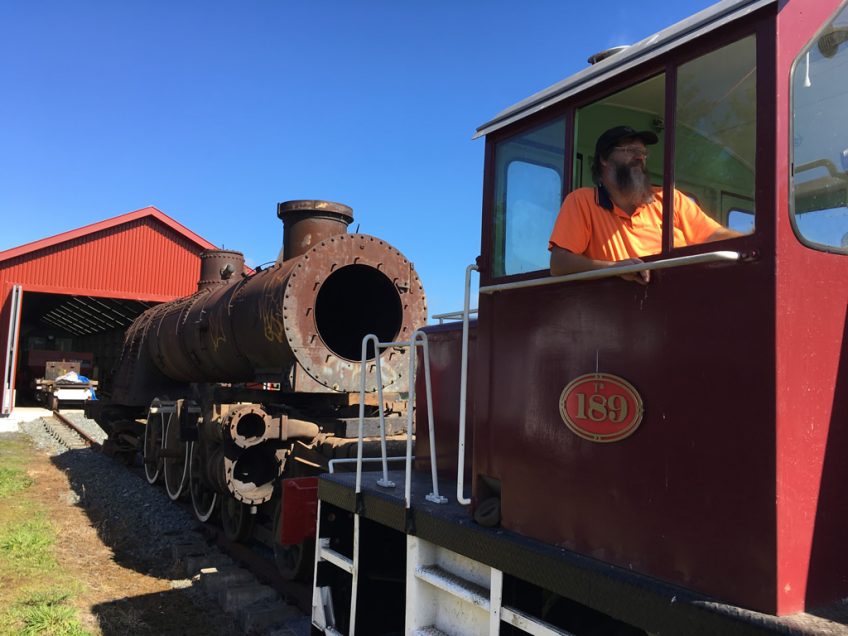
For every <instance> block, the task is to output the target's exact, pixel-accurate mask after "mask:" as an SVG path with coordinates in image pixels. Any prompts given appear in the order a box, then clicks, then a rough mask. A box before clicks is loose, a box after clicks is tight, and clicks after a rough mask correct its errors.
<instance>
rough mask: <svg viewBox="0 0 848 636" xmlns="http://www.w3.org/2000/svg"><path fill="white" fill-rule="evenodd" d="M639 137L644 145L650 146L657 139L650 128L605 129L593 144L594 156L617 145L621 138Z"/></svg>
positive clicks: (620, 127) (623, 127) (619, 127)
mask: <svg viewBox="0 0 848 636" xmlns="http://www.w3.org/2000/svg"><path fill="white" fill-rule="evenodd" d="M628 138H632V139H639V140H640V141H641V142H642V143H643V144H645V145H646V146H651V145H653V144H655V143H657V142H658V141H659V138H658V137H657V136H656V134H654V133H652V132H651V131H650V130H641V131H639V130H636V129H635V128H631V127H630V126H616V127H615V128H610V129H609V130H607V131H605V132H604V133H603V134H602V135H601V136H600V137H598V141H597V143H596V144H595V156H596V157H600V156H601V155H603V154H604V153H606V151H607V150H609V149H610V148H612V147H613V146H615V145H617V144H618V142H619V141H621V140H622V139H628Z"/></svg>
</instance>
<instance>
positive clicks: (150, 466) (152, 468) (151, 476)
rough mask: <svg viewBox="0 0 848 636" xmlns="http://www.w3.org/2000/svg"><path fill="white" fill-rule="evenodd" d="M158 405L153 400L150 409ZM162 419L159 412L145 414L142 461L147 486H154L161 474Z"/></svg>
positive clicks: (157, 402)
mask: <svg viewBox="0 0 848 636" xmlns="http://www.w3.org/2000/svg"><path fill="white" fill-rule="evenodd" d="M158 405H159V401H158V400H154V401H153V404H151V408H153V407H154V406H158ZM162 418H163V414H162V412H161V411H159V412H157V413H151V412H150V411H148V412H147V424H146V425H145V427H144V448H143V453H142V459H143V460H144V476H145V478H146V479H147V483H149V484H155V483H156V481H157V480H158V479H159V475H160V474H161V472H162V458H161V457H159V450H160V449H161V448H162Z"/></svg>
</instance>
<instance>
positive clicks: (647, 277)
mask: <svg viewBox="0 0 848 636" xmlns="http://www.w3.org/2000/svg"><path fill="white" fill-rule="evenodd" d="M644 262H645V261H643V260H642V259H641V258H628V259H627V260H624V261H617V262H615V263H611V265H612V266H615V265H636V264H637V263H644ZM621 278H623V279H624V280H629V281H631V282H634V283H639V284H640V285H647V284H648V283H650V282H651V270H649V269H643V270H642V271H640V272H633V273H631V274H622V275H621Z"/></svg>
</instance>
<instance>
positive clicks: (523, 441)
mask: <svg viewBox="0 0 848 636" xmlns="http://www.w3.org/2000/svg"><path fill="white" fill-rule="evenodd" d="M591 61H592V62H594V64H593V65H592V66H590V67H588V68H586V69H584V70H582V71H580V72H578V73H577V74H575V75H573V76H572V77H569V78H567V79H565V80H564V81H562V82H560V83H558V84H556V85H554V86H552V87H550V88H548V89H546V90H544V91H541V92H539V93H537V94H535V95H533V96H531V97H529V98H527V99H525V100H524V101H522V102H520V103H518V104H517V105H515V106H514V107H512V108H510V109H508V110H506V111H504V112H502V113H500V114H499V115H498V116H497V117H495V118H494V119H493V120H492V121H490V122H489V123H487V124H485V125H484V126H482V127H481V128H480V129H478V132H477V136H478V137H485V144H486V149H485V158H486V159H485V160H486V165H485V172H484V184H483V222H482V228H483V231H482V239H481V255H480V257H479V258H478V260H477V264H476V266H470V267H469V270H468V272H467V279H468V278H470V276H471V275H473V271H474V269H477V268H479V276H480V290H479V291H480V293H479V306H478V308H477V310H476V311H477V316H476V320H472V316H473V313H474V312H473V310H472V309H471V308H470V305H471V303H470V300H469V299H470V295H469V294H468V292H466V294H467V296H466V303H465V308H464V310H463V311H462V312H459V313H458V315H457V317H459V318H461V322H452V323H445V324H442V325H436V326H431V327H428V328H427V329H425V330H424V331H425V332H426V333H427V336H428V341H429V352H428V358H427V359H428V361H429V363H430V364H429V366H430V376H429V377H426V376H423V375H419V377H418V379H417V385H416V397H417V399H418V401H419V404H418V405H417V406H416V410H415V412H416V416H417V435H416V447H415V470H412V471H410V473H405V472H404V471H390V472H389V473H388V475H386V476H384V475H380V474H374V473H363V474H361V475H359V477H357V476H354V475H352V474H326V475H322V476H321V477H320V478H319V485H318V496H319V514H318V530H317V539H316V540H317V549H316V559H315V570H314V586H313V615H312V624H313V632H314V633H323V634H349V635H353V634H367V635H368V636H374V635H388V634H401V633H402V634H450V635H454V636H455V635H460V634H463V635H464V634H524V633H530V634H537V635H554V634H646V633H650V634H687V635H691V634H705V635H713V634H761V633H784V634H787V633H793V634H804V633H807V634H812V633H846V631H848V620H846V615H848V614H847V613H846V604H845V602H844V601H843V600H842V599H845V598H846V597H848V551H846V550H845V545H844V537H845V536H846V534H848V509H846V497H845V494H844V485H845V484H846V483H848V462H846V458H845V449H846V441H848V321H847V319H846V305H847V304H848V303H846V299H848V133H846V125H845V117H844V114H845V112H848V7H846V4H845V3H844V2H839V1H837V0H819V1H817V2H803V1H802V0H786V1H782V2H777V1H774V0H724V1H723V2H720V3H718V4H716V5H714V6H713V7H711V8H708V9H706V10H705V11H703V12H701V13H698V14H696V15H694V16H692V17H690V18H688V19H686V20H684V21H683V22H681V23H679V24H677V25H674V26H672V27H669V28H667V29H665V30H663V31H661V32H659V33H657V34H655V35H654V36H651V37H649V38H647V39H645V40H643V41H641V42H639V43H637V44H635V45H633V46H631V47H626V48H624V49H623V50H620V49H617V50H613V51H607V52H603V53H601V54H598V55H595V56H592V59H591ZM618 125H626V126H631V127H632V128H633V129H635V130H637V131H643V130H650V131H652V132H653V133H654V134H656V135H657V136H658V137H659V140H660V141H659V143H658V144H656V145H655V146H651V154H650V156H649V157H648V160H647V167H648V171H649V172H650V175H651V179H652V182H653V183H654V184H655V185H656V186H657V187H659V188H662V189H663V195H664V196H663V200H664V201H665V202H666V205H665V208H664V210H663V215H664V216H663V235H662V248H661V250H660V251H659V253H657V254H655V255H651V256H648V257H646V258H645V259H644V260H645V263H644V264H640V265H635V266H634V265H624V266H620V267H618V268H611V269H605V270H596V271H590V272H584V273H580V274H571V275H568V276H561V277H551V276H550V275H549V272H548V259H549V254H548V252H547V249H546V248H547V240H548V237H549V235H550V232H551V228H552V226H553V223H554V219H555V217H556V214H557V211H558V209H559V206H560V203H561V201H562V199H563V197H564V195H565V194H566V193H568V192H570V191H572V190H574V189H576V188H578V187H583V186H586V187H592V186H593V185H594V184H593V181H592V175H591V170H590V166H591V164H592V160H593V159H594V157H593V154H594V144H595V140H596V139H597V138H598V136H599V135H600V134H601V132H602V131H604V130H606V129H608V128H610V127H612V126H618ZM674 190H678V191H680V192H682V193H683V194H684V195H686V196H688V197H690V198H691V199H693V200H695V201H696V202H697V203H698V205H699V206H700V207H701V208H702V209H703V210H705V211H707V212H708V213H709V214H711V215H712V216H713V217H714V218H715V220H717V221H718V222H719V223H721V224H723V225H725V226H727V227H730V228H732V229H734V230H736V231H737V232H738V233H739V235H738V236H737V237H735V238H729V239H726V240H723V241H721V242H716V243H709V244H701V245H689V246H681V245H680V244H678V243H676V242H675V237H674V232H673V231H672V228H673V225H674V224H673V216H672V215H673V214H674V213H675V212H674V210H673V209H672V208H671V205H670V204H669V202H671V201H673V199H674V197H673V196H672V194H673V192H674ZM641 269H648V270H651V272H652V277H651V282H650V284H648V285H645V286H639V285H635V284H633V283H632V282H628V281H626V280H623V279H622V278H621V277H620V275H622V274H627V273H630V272H633V271H636V270H641ZM420 355H422V358H423V355H424V354H423V353H421V354H420ZM427 387H429V390H430V393H431V394H432V395H433V396H435V400H434V402H433V405H432V410H430V409H429V406H428V405H427V404H426V401H425V400H423V399H422V398H423V395H424V390H425V388H427ZM425 413H431V414H432V415H434V418H433V420H434V422H435V427H434V430H433V432H432V437H431V435H430V434H429V431H428V424H427V422H428V418H425V417H423V416H424V414H425ZM431 440H432V441H431ZM434 462H435V465H434ZM434 470H435V474H436V477H437V483H439V484H440V486H441V491H442V492H445V491H448V492H451V493H453V492H454V491H455V492H456V495H455V496H454V495H452V496H451V497H450V500H449V501H447V502H446V503H441V502H440V501H438V500H436V499H434V498H433V497H430V496H428V495H429V494H432V492H433V481H432V479H431V476H432V474H433V471H434ZM405 483H407V484H409V486H408V487H404V486H402V484H405Z"/></svg>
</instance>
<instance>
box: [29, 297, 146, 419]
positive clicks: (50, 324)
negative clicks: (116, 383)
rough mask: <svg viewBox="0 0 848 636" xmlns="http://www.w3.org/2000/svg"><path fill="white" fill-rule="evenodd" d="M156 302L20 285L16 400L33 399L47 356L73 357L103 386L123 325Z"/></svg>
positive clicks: (84, 372)
mask: <svg viewBox="0 0 848 636" xmlns="http://www.w3.org/2000/svg"><path fill="white" fill-rule="evenodd" d="M154 304H156V303H150V302H144V301H139V300H127V299H120V298H107V297H96V296H76V295H68V294H50V293H43V292H28V291H24V294H23V303H22V306H21V330H20V338H19V352H18V369H17V380H16V383H15V384H16V386H17V396H16V405H17V406H27V405H31V404H34V403H35V401H36V400H35V391H34V384H35V380H36V379H38V378H42V377H44V373H45V365H46V363H47V362H50V361H55V362H58V361H66V362H69V361H78V362H79V363H80V374H81V375H84V376H86V377H88V378H90V379H92V380H97V381H98V382H99V390H100V391H101V392H104V391H105V392H108V390H109V379H110V376H111V374H112V370H113V369H114V366H115V363H116V362H117V360H118V357H119V356H120V354H121V346H122V344H123V341H124V334H125V333H126V330H127V327H129V325H130V324H132V322H133V321H134V320H135V319H136V318H137V317H138V316H139V315H140V314H141V313H142V312H144V311H145V310H147V309H148V308H149V307H151V306H153V305H154Z"/></svg>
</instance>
